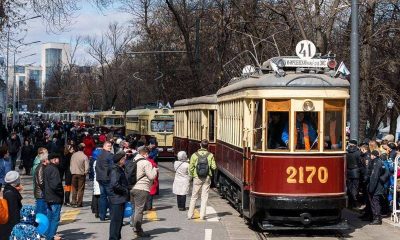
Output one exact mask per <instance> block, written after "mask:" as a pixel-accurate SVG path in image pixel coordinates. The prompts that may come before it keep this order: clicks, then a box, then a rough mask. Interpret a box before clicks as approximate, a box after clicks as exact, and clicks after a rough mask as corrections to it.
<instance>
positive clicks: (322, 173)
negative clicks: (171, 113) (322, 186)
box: [286, 166, 328, 184]
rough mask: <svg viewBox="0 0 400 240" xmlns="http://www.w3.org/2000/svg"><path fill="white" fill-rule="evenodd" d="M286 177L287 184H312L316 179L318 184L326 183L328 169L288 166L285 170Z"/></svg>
mask: <svg viewBox="0 0 400 240" xmlns="http://www.w3.org/2000/svg"><path fill="white" fill-rule="evenodd" d="M286 173H287V175H288V177H287V179H286V182H287V183H291V184H293V183H313V181H314V179H315V178H317V179H318V181H319V182H320V183H327V182H328V169H327V168H326V167H318V168H317V167H315V166H306V167H293V166H289V167H288V168H286Z"/></svg>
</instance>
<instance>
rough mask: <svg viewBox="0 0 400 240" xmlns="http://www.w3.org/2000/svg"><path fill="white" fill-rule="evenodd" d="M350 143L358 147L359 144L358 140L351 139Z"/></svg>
mask: <svg viewBox="0 0 400 240" xmlns="http://www.w3.org/2000/svg"><path fill="white" fill-rule="evenodd" d="M349 143H350V144H353V145H357V144H358V143H357V140H355V139H351V140H350V141H349Z"/></svg>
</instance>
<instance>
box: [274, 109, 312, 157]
mask: <svg viewBox="0 0 400 240" xmlns="http://www.w3.org/2000/svg"><path fill="white" fill-rule="evenodd" d="M295 114H296V115H295V118H296V122H295V125H294V144H295V146H296V148H295V149H296V150H307V151H310V150H312V149H318V135H317V132H318V112H296V113H295ZM282 141H283V142H285V143H286V144H288V141H289V131H288V124H286V126H285V128H284V129H283V132H282Z"/></svg>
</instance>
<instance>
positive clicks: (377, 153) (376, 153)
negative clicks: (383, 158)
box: [371, 150, 379, 157]
mask: <svg viewBox="0 0 400 240" xmlns="http://www.w3.org/2000/svg"><path fill="white" fill-rule="evenodd" d="M371 155H374V156H375V157H379V152H378V151H377V150H374V151H372V152H371Z"/></svg>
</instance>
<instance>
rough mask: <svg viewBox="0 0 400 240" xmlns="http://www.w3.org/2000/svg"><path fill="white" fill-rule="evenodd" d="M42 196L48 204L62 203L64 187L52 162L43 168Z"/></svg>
mask: <svg viewBox="0 0 400 240" xmlns="http://www.w3.org/2000/svg"><path fill="white" fill-rule="evenodd" d="M44 198H45V200H46V202H47V203H48V204H63V199H64V189H63V186H62V183H61V178H60V172H59V171H58V168H57V166H55V165H54V164H50V165H48V166H47V167H46V168H45V169H44Z"/></svg>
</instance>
